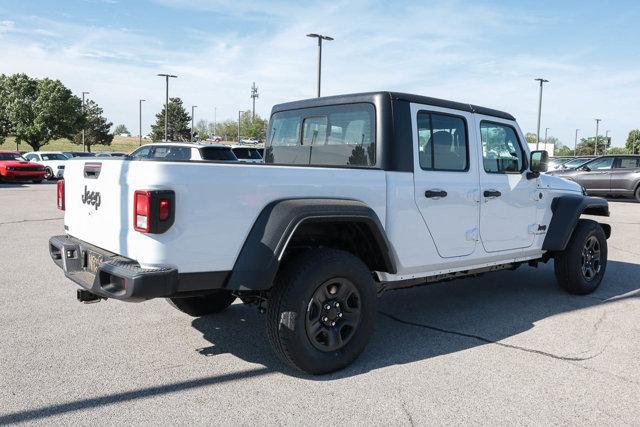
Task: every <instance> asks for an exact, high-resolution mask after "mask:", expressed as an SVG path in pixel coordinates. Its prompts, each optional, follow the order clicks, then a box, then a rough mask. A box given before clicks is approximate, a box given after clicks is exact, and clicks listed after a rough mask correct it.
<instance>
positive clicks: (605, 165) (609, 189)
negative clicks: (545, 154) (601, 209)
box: [549, 155, 640, 202]
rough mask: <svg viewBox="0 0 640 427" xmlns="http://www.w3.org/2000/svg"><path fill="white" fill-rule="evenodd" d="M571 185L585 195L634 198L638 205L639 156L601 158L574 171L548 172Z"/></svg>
mask: <svg viewBox="0 0 640 427" xmlns="http://www.w3.org/2000/svg"><path fill="white" fill-rule="evenodd" d="M549 174H550V175H555V176H559V177H561V178H565V179H568V180H571V181H575V182H577V183H578V184H580V185H581V186H582V188H584V189H585V191H586V192H587V194H594V195H598V196H625V197H634V198H635V199H636V200H637V201H638V202H640V156H637V155H636V156H634V155H621V156H602V157H598V158H595V159H593V160H590V161H588V162H586V163H584V164H583V165H581V166H579V167H577V168H576V169H565V170H563V169H558V170H555V171H551V172H549Z"/></svg>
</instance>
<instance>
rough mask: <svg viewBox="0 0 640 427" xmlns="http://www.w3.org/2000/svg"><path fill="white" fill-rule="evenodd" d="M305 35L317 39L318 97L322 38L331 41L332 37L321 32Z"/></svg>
mask: <svg viewBox="0 0 640 427" xmlns="http://www.w3.org/2000/svg"><path fill="white" fill-rule="evenodd" d="M307 37H311V38H317V39H318V98H320V76H321V73H322V72H321V69H322V40H327V41H331V40H333V37H329V36H324V35H322V34H315V33H311V34H307Z"/></svg>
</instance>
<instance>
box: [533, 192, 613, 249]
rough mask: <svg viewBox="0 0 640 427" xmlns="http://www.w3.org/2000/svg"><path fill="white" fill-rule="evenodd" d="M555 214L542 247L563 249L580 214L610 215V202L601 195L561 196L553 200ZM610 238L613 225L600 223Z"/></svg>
mask: <svg viewBox="0 0 640 427" xmlns="http://www.w3.org/2000/svg"><path fill="white" fill-rule="evenodd" d="M551 211H552V213H553V216H552V217H551V222H550V223H549V229H548V231H547V235H546V237H545V239H544V242H543V243H542V249H543V250H547V251H562V250H564V249H565V248H566V247H567V244H568V243H569V239H570V238H571V235H572V234H573V230H574V229H575V228H576V225H578V220H579V219H580V215H583V214H585V215H598V216H609V202H607V200H605V199H603V198H600V197H588V196H578V195H567V196H559V197H556V198H554V199H553V201H552V202H551ZM600 225H601V226H602V228H603V229H604V232H605V234H606V236H607V238H609V237H610V236H611V226H610V225H608V224H600Z"/></svg>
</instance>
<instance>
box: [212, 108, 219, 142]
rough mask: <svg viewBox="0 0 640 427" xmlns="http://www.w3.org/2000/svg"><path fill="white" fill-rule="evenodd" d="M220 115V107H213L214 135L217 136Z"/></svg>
mask: <svg viewBox="0 0 640 427" xmlns="http://www.w3.org/2000/svg"><path fill="white" fill-rule="evenodd" d="M217 115H218V107H213V135H212V136H216V134H217V132H216V116H217Z"/></svg>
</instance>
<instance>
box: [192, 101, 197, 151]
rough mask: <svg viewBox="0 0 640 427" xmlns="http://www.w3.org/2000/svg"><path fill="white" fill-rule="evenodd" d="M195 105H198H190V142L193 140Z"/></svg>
mask: <svg viewBox="0 0 640 427" xmlns="http://www.w3.org/2000/svg"><path fill="white" fill-rule="evenodd" d="M197 107H198V106H197V105H192V106H191V142H193V118H194V117H195V115H196V112H195V110H196V108H197Z"/></svg>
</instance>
